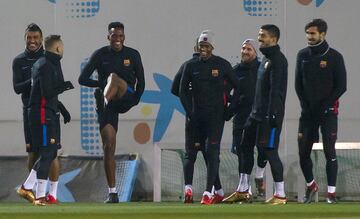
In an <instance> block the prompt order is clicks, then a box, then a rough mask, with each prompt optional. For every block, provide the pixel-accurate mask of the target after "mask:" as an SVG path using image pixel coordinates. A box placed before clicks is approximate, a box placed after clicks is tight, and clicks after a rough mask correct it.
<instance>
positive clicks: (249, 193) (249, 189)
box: [249, 185, 252, 195]
mask: <svg viewBox="0 0 360 219" xmlns="http://www.w3.org/2000/svg"><path fill="white" fill-rule="evenodd" d="M249 194H250V195H252V192H251V185H249Z"/></svg>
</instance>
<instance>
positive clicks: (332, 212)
mask: <svg viewBox="0 0 360 219" xmlns="http://www.w3.org/2000/svg"><path fill="white" fill-rule="evenodd" d="M3 218H9V219H15V218H36V219H52V218H67V219H69V218H84V219H93V218H105V219H115V218H129V219H138V218H141V219H153V218H154V219H163V218H169V219H177V218H186V219H192V218H194V219H202V218H203V219H212V218H216V219H223V218H240V219H243V218H250V219H258V218H259V219H260V218H261V219H272V218H276V219H279V218H291V219H293V218H295V219H296V218H324V219H325V218H326V219H333V218H347V219H348V218H352V219H354V218H359V219H360V203H341V204H334V205H329V204H325V203H317V204H310V205H304V204H297V203H289V204H287V205H283V206H268V205H265V204H260V203H255V204H242V205H240V204H232V205H225V204H220V205H212V206H202V205H200V204H192V205H189V204H187V205H185V204H182V203H168V202H165V203H150V202H149V203H146V202H145V203H135V202H133V203H120V204H102V203H66V204H65V203H64V204H59V205H54V206H42V207H40V206H33V205H32V204H30V203H0V219H3Z"/></svg>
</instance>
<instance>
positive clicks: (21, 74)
mask: <svg viewBox="0 0 360 219" xmlns="http://www.w3.org/2000/svg"><path fill="white" fill-rule="evenodd" d="M43 55H44V49H43V47H42V46H40V47H39V49H38V50H37V51H35V52H31V51H29V50H27V49H25V51H24V52H23V53H21V54H19V55H18V56H16V57H15V58H14V60H13V63H12V70H13V87H14V91H15V93H17V94H21V100H22V103H23V107H24V108H26V107H27V106H28V104H29V97H30V90H31V68H32V66H33V64H34V63H35V62H36V61H37V60H38V59H39V58H40V57H41V56H43Z"/></svg>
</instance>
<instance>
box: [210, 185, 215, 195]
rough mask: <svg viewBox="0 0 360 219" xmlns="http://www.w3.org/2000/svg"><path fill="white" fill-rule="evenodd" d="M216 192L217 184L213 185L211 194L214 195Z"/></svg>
mask: <svg viewBox="0 0 360 219" xmlns="http://www.w3.org/2000/svg"><path fill="white" fill-rule="evenodd" d="M214 194H215V186H212V187H211V195H214Z"/></svg>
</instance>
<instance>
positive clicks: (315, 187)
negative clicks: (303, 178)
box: [303, 182, 319, 204]
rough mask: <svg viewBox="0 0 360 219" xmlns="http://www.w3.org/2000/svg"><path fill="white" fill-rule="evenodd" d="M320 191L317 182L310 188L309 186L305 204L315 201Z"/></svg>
mask: <svg viewBox="0 0 360 219" xmlns="http://www.w3.org/2000/svg"><path fill="white" fill-rule="evenodd" d="M318 191H319V187H318V185H317V184H316V182H313V183H312V184H311V185H310V186H307V188H306V191H305V196H304V201H303V203H304V204H310V203H311V202H312V201H313V198H314V196H315V194H316V193H317V192H318Z"/></svg>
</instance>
